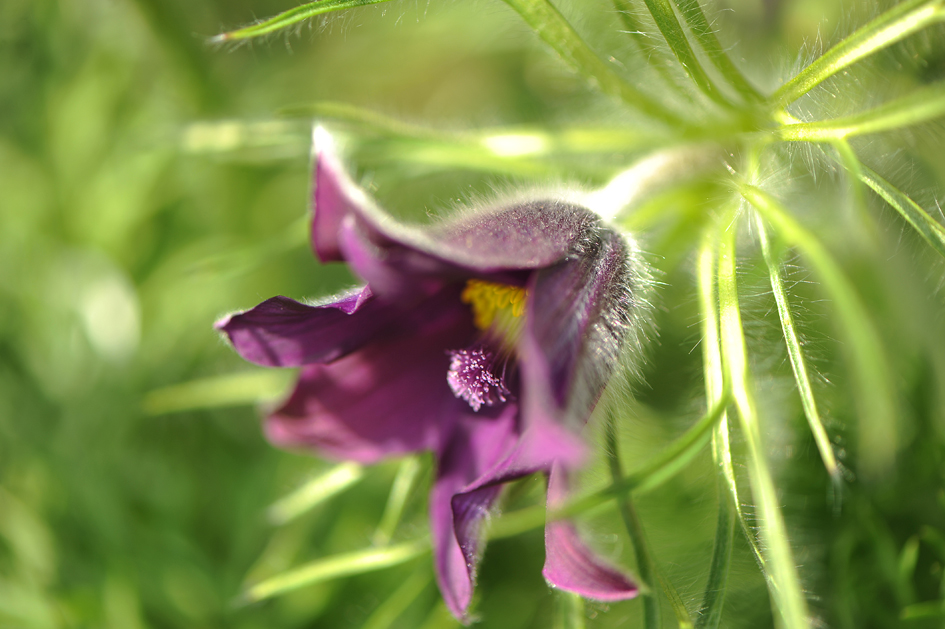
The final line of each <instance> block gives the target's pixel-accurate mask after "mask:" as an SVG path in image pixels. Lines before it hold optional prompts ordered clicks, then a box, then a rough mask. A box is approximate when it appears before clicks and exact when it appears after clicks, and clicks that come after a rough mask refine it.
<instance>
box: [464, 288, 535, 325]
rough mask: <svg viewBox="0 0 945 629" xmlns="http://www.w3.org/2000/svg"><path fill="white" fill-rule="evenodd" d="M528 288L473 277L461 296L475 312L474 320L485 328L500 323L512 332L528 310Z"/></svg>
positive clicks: (474, 322)
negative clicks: (526, 299)
mask: <svg viewBox="0 0 945 629" xmlns="http://www.w3.org/2000/svg"><path fill="white" fill-rule="evenodd" d="M527 296H528V291H526V290H525V289H524V288H521V287H518V286H508V285H506V284H494V283H492V282H484V281H482V280H469V281H468V282H466V288H465V289H463V294H462V295H461V296H460V299H462V301H463V303H464V304H469V306H470V308H471V309H472V312H473V324H475V326H476V327H477V328H479V329H480V330H483V331H487V330H490V329H492V328H493V324H497V326H496V327H500V328H503V330H502V331H503V332H510V331H512V330H513V329H515V328H517V327H519V324H520V322H518V321H516V319H519V318H521V316H522V315H523V314H524V313H525V298H526V297H527Z"/></svg>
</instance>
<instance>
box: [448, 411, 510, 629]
mask: <svg viewBox="0 0 945 629" xmlns="http://www.w3.org/2000/svg"><path fill="white" fill-rule="evenodd" d="M465 412H466V415H465V417H464V419H462V420H460V421H459V422H457V423H456V428H455V430H454V432H453V434H452V435H451V438H450V439H449V441H448V442H446V443H445V444H444V448H443V450H442V451H441V452H440V453H439V454H438V456H437V463H438V466H439V469H438V470H437V479H436V482H435V483H434V485H433V489H432V490H431V492H430V530H431V534H432V536H433V547H434V562H435V566H436V577H437V583H438V584H439V586H440V591H441V592H442V593H443V599H444V600H445V601H446V604H447V606H448V607H449V609H450V611H451V612H452V613H453V615H454V616H456V617H457V618H459V619H465V618H466V611H467V609H468V607H469V603H470V601H471V600H472V592H473V586H474V584H475V580H476V566H477V565H478V560H479V556H480V555H481V552H482V546H481V525H482V522H483V520H484V518H485V517H487V515H488V513H489V510H490V508H491V507H492V505H493V503H494V502H495V500H496V498H497V497H498V495H499V492H500V491H501V486H499V485H492V486H489V487H485V488H482V489H480V490H477V491H474V492H471V493H470V494H469V495H466V497H465V499H464V500H462V501H461V503H459V504H458V503H457V501H456V497H457V494H458V493H459V492H460V491H461V490H462V489H463V488H464V487H466V486H467V485H468V484H469V483H470V482H471V481H473V480H474V479H475V478H476V477H477V476H479V475H481V474H482V472H483V470H485V469H487V468H489V467H490V466H492V465H493V464H494V463H495V462H496V461H497V460H499V459H500V458H502V457H503V456H504V455H505V454H506V453H507V452H508V451H509V449H511V448H512V447H514V445H515V443H516V440H517V438H518V430H517V423H518V422H517V418H518V408H517V407H516V405H515V404H514V403H508V404H505V405H503V406H501V407H500V406H496V407H493V408H484V409H482V411H481V412H479V413H475V414H474V413H472V412H471V411H470V409H469V408H468V407H467V409H466V411H465Z"/></svg>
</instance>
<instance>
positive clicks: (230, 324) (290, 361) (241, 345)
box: [216, 286, 402, 367]
mask: <svg viewBox="0 0 945 629" xmlns="http://www.w3.org/2000/svg"><path fill="white" fill-rule="evenodd" d="M399 318H402V314H401V313H399V312H397V311H395V310H394V309H392V308H390V307H389V306H386V305H384V304H382V303H379V302H378V301H377V300H376V299H374V298H373V296H372V294H371V289H370V288H369V287H367V286H364V287H363V288H360V289H358V290H356V291H353V292H351V293H350V294H348V295H345V296H344V297H342V298H341V299H339V300H338V301H336V302H334V303H329V304H324V305H321V306H307V305H305V304H301V303H299V302H297V301H294V300H292V299H289V298H288V297H273V298H272V299H267V300H266V301H264V302H262V303H261V304H259V305H258V306H256V307H255V308H252V309H250V310H247V311H245V312H242V313H239V314H235V315H230V316H228V317H226V318H225V319H223V320H221V321H219V322H217V324H216V328H217V329H218V330H222V331H223V332H225V333H226V335H227V336H228V337H229V339H230V342H231V343H232V344H233V347H234V348H235V349H236V351H237V352H239V354H240V356H242V357H243V358H245V359H246V360H248V361H251V362H254V363H257V364H259V365H265V366H267V367H298V366H301V365H306V364H310V363H327V362H331V361H333V360H336V359H337V358H340V357H341V356H344V355H346V354H348V353H350V352H352V351H354V350H356V349H357V348H359V347H361V346H362V345H364V343H366V342H367V341H368V340H369V339H370V338H371V337H372V336H374V335H375V334H376V333H377V332H378V331H379V330H381V329H383V328H384V327H387V326H389V325H390V324H391V323H392V321H394V320H396V319H399Z"/></svg>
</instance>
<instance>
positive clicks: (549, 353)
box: [521, 229, 633, 428]
mask: <svg viewBox="0 0 945 629" xmlns="http://www.w3.org/2000/svg"><path fill="white" fill-rule="evenodd" d="M576 251H577V253H576V254H575V255H574V256H572V257H571V258H570V259H568V260H567V261H564V262H561V263H559V264H556V265H554V266H551V267H548V268H544V269H539V270H538V271H536V272H535V273H534V275H533V278H532V281H531V283H530V285H529V298H528V299H529V300H528V304H527V306H526V313H527V314H526V323H525V331H524V334H523V338H522V342H521V352H522V358H521V366H522V373H523V379H524V391H525V394H526V396H531V397H532V398H533V399H531V400H529V399H526V404H525V406H526V421H527V422H531V421H532V418H531V417H530V414H531V412H533V411H534V412H536V413H545V412H551V413H553V414H554V415H557V416H558V419H559V421H560V420H561V419H562V418H561V415H562V411H564V410H567V411H569V415H570V417H569V418H568V419H569V420H571V422H573V423H575V424H576V425H575V426H572V427H573V428H578V427H579V426H580V425H581V424H583V423H584V422H585V421H586V420H587V418H588V416H589V415H590V412H591V410H592V409H593V407H594V405H595V404H596V403H597V400H598V399H599V397H600V395H601V393H602V392H603V389H604V386H605V385H606V384H607V381H608V380H609V378H610V376H611V375H612V374H613V371H614V369H615V367H616V366H617V364H618V361H619V358H620V353H621V349H622V346H623V341H624V338H625V336H626V333H627V331H628V329H629V326H630V321H631V319H630V311H631V309H632V307H633V304H632V294H631V289H632V287H631V286H630V279H631V277H630V272H629V269H628V266H627V265H628V262H627V247H626V244H625V243H624V241H623V239H622V238H621V237H620V236H619V235H618V234H616V233H613V232H611V231H609V230H605V229H600V230H597V231H594V232H589V233H588V234H585V236H584V237H583V238H581V239H580V241H579V242H577V243H576ZM534 398H538V399H534Z"/></svg>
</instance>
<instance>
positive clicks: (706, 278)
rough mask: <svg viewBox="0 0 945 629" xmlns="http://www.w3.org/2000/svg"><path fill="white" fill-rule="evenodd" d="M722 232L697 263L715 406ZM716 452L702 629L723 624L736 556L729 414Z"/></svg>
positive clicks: (705, 357)
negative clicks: (717, 266)
mask: <svg viewBox="0 0 945 629" xmlns="http://www.w3.org/2000/svg"><path fill="white" fill-rule="evenodd" d="M717 236H718V228H717V227H716V226H714V225H713V226H712V227H711V228H710V229H707V230H706V231H705V234H704V235H703V241H702V246H701V247H700V250H699V257H698V264H697V273H698V285H699V306H700V311H701V313H702V363H703V371H704V372H705V389H706V399H707V400H708V404H710V405H711V404H718V403H719V401H720V400H721V398H722V391H723V386H724V375H723V372H722V354H721V351H720V349H719V318H718V300H717V298H716V294H715V259H716V252H715V241H716V239H717ZM712 457H713V459H714V460H715V464H716V465H717V466H718V467H719V472H720V473H719V475H718V477H717V478H718V495H719V511H718V518H717V523H716V533H715V544H714V546H713V551H712V564H711V566H710V568H709V578H708V580H707V582H706V589H705V595H704V596H703V599H702V614H701V615H700V616H699V617H698V618H697V619H696V627H697V628H698V629H718V627H719V623H720V622H721V620H722V609H723V607H724V603H725V587H726V584H727V583H728V571H729V566H730V565H731V559H732V541H733V540H732V538H733V536H734V532H735V519H734V518H733V517H732V505H733V498H734V500H735V501H736V503H735V504H737V500H738V487H737V485H736V483H735V470H734V468H733V467H732V451H731V448H730V445H729V439H728V418H727V416H726V414H724V413H723V415H722V418H721V419H720V420H719V424H718V425H717V426H716V427H715V430H714V431H713V432H712ZM746 536H748V537H749V539H750V540H751V541H752V542H754V536H753V535H752V534H751V531H746ZM756 546H757V545H756V544H754V543H752V548H753V549H756V555H757V557H758V559H759V561H762V560H761V552H760V549H757V548H756ZM760 565H763V564H760Z"/></svg>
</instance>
